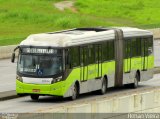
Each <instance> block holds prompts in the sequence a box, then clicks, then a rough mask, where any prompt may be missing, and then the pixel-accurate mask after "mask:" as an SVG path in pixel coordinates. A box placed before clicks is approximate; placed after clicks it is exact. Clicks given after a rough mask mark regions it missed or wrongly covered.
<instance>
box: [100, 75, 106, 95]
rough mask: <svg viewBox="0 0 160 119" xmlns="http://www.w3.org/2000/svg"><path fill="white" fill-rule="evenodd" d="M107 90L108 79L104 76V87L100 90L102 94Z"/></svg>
mask: <svg viewBox="0 0 160 119" xmlns="http://www.w3.org/2000/svg"><path fill="white" fill-rule="evenodd" d="M106 90H107V80H106V79H105V78H103V81H102V87H101V89H100V90H99V91H100V94H102V95H103V94H105V93H106Z"/></svg>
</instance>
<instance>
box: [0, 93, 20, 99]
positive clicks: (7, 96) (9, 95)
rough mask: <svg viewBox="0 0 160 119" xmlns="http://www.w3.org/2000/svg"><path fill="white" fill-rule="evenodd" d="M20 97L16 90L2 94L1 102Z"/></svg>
mask: <svg viewBox="0 0 160 119" xmlns="http://www.w3.org/2000/svg"><path fill="white" fill-rule="evenodd" d="M17 97H19V96H18V95H17V93H16V91H15V90H12V91H5V92H0V101H3V100H9V99H13V98H17Z"/></svg>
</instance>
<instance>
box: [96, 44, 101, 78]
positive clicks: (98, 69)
mask: <svg viewBox="0 0 160 119" xmlns="http://www.w3.org/2000/svg"><path fill="white" fill-rule="evenodd" d="M95 59H96V66H95V67H96V79H100V78H101V77H102V47H101V45H96V46H95Z"/></svg>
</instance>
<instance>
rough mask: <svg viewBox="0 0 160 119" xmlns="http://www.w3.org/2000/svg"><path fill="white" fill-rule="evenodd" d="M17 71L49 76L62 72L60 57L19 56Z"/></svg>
mask: <svg viewBox="0 0 160 119" xmlns="http://www.w3.org/2000/svg"><path fill="white" fill-rule="evenodd" d="M18 71H19V72H20V73H23V74H28V75H35V76H51V75H55V74H57V73H61V72H62V57H60V56H54V57H53V56H49V55H48V56H33V55H21V56H19V62H18Z"/></svg>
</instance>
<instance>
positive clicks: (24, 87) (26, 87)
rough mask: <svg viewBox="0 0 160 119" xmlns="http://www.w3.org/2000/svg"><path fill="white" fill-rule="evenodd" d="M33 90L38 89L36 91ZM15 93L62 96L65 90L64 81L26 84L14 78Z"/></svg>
mask: <svg viewBox="0 0 160 119" xmlns="http://www.w3.org/2000/svg"><path fill="white" fill-rule="evenodd" d="M35 90H38V91H37V92H36V91H35ZM16 92H17V94H39V95H54V96H63V95H64V94H65V92H66V88H65V83H64V81H61V82H57V83H55V84H45V85H44V84H27V83H22V82H20V81H19V80H16Z"/></svg>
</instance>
